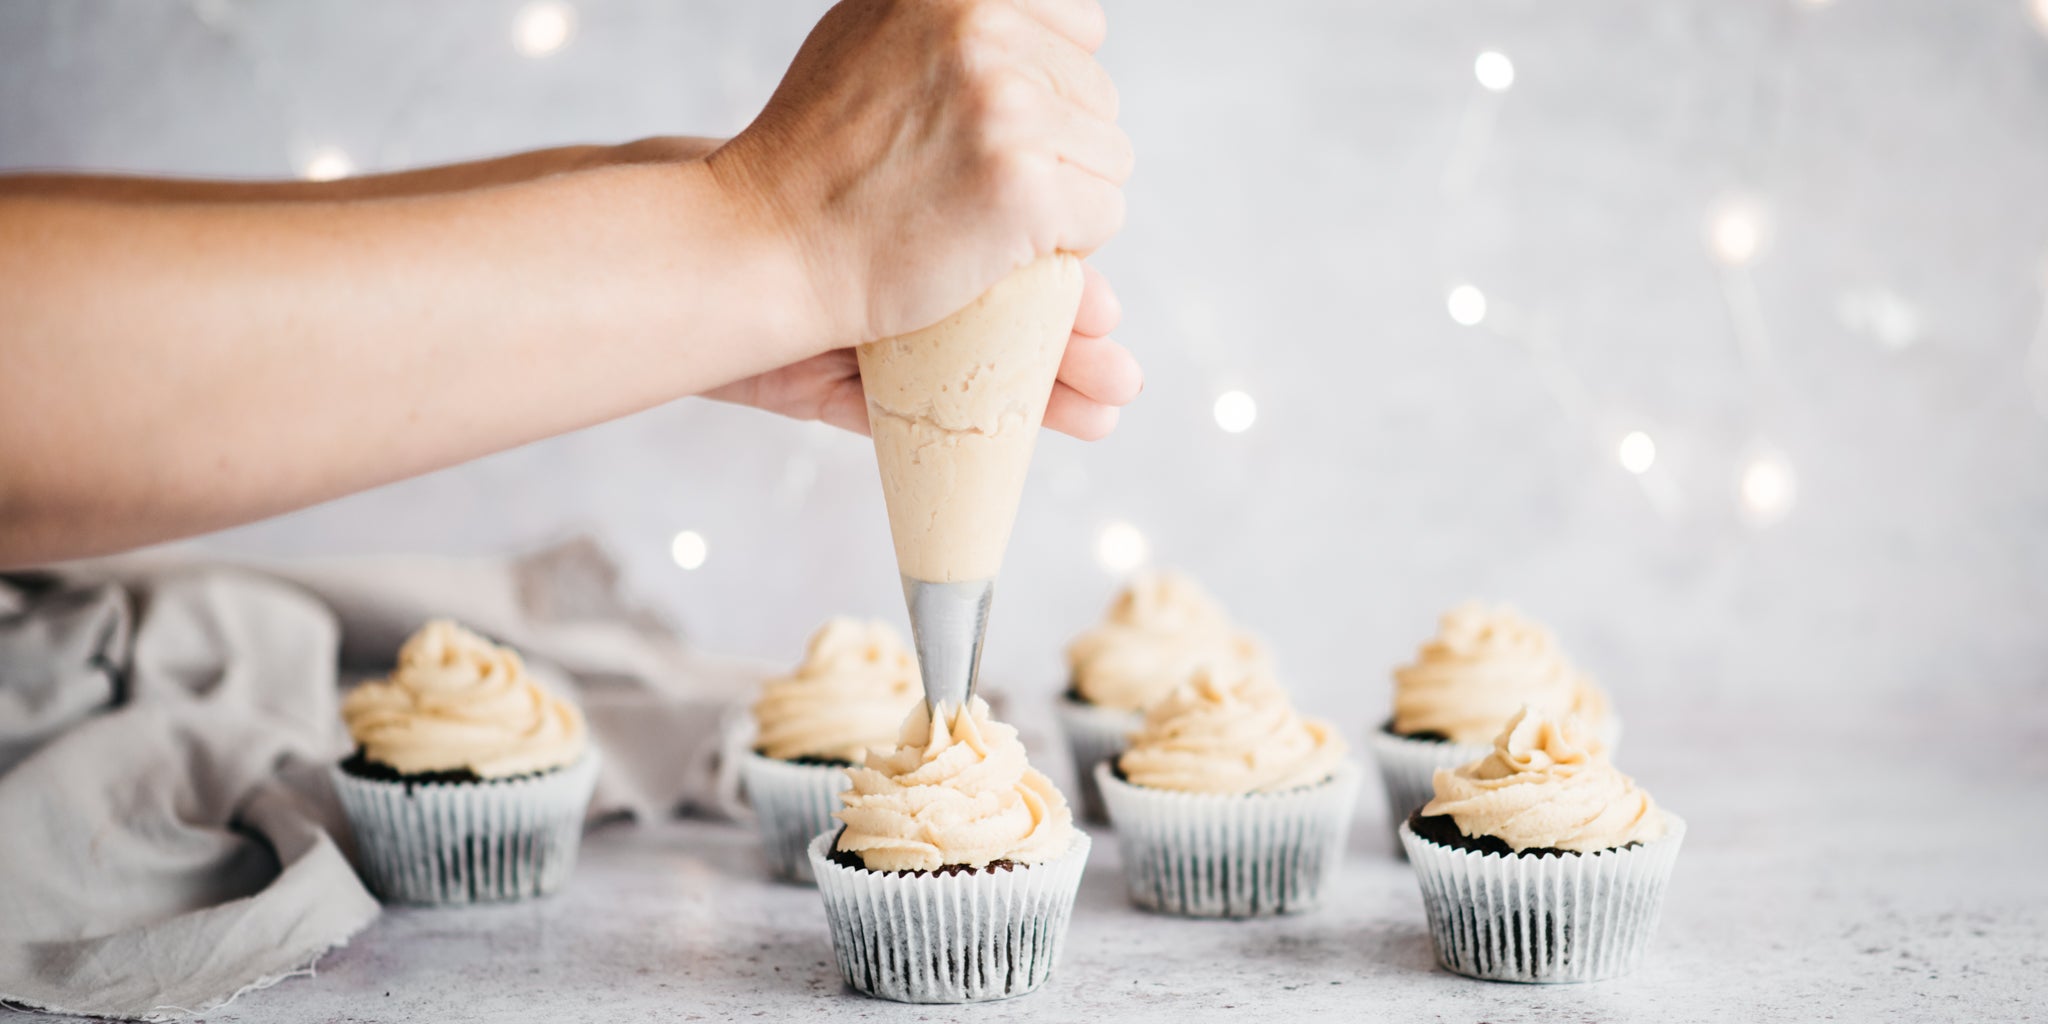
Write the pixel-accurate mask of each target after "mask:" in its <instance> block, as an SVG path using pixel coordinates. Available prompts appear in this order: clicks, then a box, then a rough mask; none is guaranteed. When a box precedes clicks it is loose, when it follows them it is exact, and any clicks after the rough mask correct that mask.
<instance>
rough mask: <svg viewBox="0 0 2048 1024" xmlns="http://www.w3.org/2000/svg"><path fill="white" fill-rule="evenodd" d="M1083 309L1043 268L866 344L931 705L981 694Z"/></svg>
mask: <svg viewBox="0 0 2048 1024" xmlns="http://www.w3.org/2000/svg"><path fill="white" fill-rule="evenodd" d="M1080 305H1081V261H1080V259H1079V258H1078V257H1075V256H1071V255H1068V254H1066V253H1056V254H1054V255H1052V256H1046V257H1042V258H1040V259H1038V260H1036V261H1035V262H1033V263H1030V264H1028V265H1026V266H1025V267H1024V268H1022V269H1020V270H1016V271H1013V272H1011V274H1010V275H1009V276H1007V277H1005V278H1003V279H1002V280H1001V281H998V282H996V284H995V286H994V287H993V288H990V289H989V290H988V291H987V292H985V293H983V294H982V296H981V297H980V298H978V299H976V300H974V302H973V303H971V304H969V305H968V306H967V308H965V309H962V310H960V311H959V312H957V313H954V314H953V315H952V316H949V317H947V318H945V319H944V320H941V321H939V322H938V323H935V324H933V325H931V326H930V327H926V328H923V329H922V330H918V331H914V332H912V333H910V334H905V335H902V336H901V337H896V338H887V339H884V340H882V341H876V342H871V343H869V344H866V345H862V346H860V347H859V349H858V350H857V353H858V355H859V358H860V379H861V386H862V388H863V389H864V390H865V391H866V393H867V401H868V427H869V429H870V430H871V431H872V432H873V434H874V437H875V461H876V463H877V464H878V465H879V467H880V469H881V471H882V494H883V497H884V498H885V500H886V501H887V502H888V505H889V532H890V534H891V535H892V536H893V537H894V539H895V542H896V567H897V570H898V571H899V572H900V573H901V574H902V577H903V599H904V601H905V603H906V604H908V605H909V607H910V633H911V638H912V641H913V643H914V645H915V646H916V648H917V665H918V670H919V671H920V672H921V673H922V674H923V677H924V696H925V700H926V701H927V702H928V703H930V704H931V705H932V707H933V708H937V707H938V706H939V705H940V704H945V705H947V706H950V707H954V708H958V707H960V706H962V705H964V704H965V703H966V702H967V700H968V698H970V697H972V696H973V695H974V688H975V683H976V680H977V678H978V676H979V673H980V669H981V646H982V640H983V638H984V637H985V636H986V635H987V633H988V613H989V605H990V604H991V602H992V601H993V600H994V598H995V588H996V575H997V573H998V571H999V570H1000V569H1001V568H1002V563H1003V549H1004V548H1006V547H1008V546H1009V543H1010V529H1011V527H1012V526H1013V525H1015V523H1016V521H1017V502H1018V499H1019V498H1021V497H1022V496H1023V493H1024V477H1025V475H1026V473H1027V472H1028V471H1029V470H1030V468H1031V451H1032V448H1033V447H1034V446H1035V445H1036V443H1037V441H1038V429H1039V426H1040V424H1042V423H1043V422H1044V420H1045V405H1046V402H1047V401H1048V400H1049V399H1050V398H1051V397H1052V388H1053V381H1054V380H1055V379H1056V378H1057V377H1058V376H1059V368H1060V358H1061V357H1062V356H1063V355H1065V354H1066V349H1067V336H1068V335H1069V334H1070V333H1071V332H1072V331H1073V327H1074V314H1075V311H1076V310H1078V309H1079V308H1080Z"/></svg>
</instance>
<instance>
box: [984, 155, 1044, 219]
mask: <svg viewBox="0 0 2048 1024" xmlns="http://www.w3.org/2000/svg"><path fill="white" fill-rule="evenodd" d="M1045 177H1046V173H1045V167H1044V165H1043V162H1042V161H1040V160H1038V159H1036V158H1034V157H1032V156H1031V155H1029V154H1027V153H1023V152H1021V151H1011V152H1004V153H998V154H996V155H994V156H992V157H990V158H989V160H988V171H987V183H988V194H989V198H990V200H991V201H992V202H993V203H994V204H995V205H996V206H997V208H999V209H1002V210H1006V211H1009V212H1011V213H1014V214H1021V215H1025V216H1029V215H1030V214H1032V213H1033V212H1034V211H1036V210H1037V209H1038V208H1039V207H1040V206H1041V205H1042V204H1043V203H1044V196H1045V192H1046V184H1045Z"/></svg>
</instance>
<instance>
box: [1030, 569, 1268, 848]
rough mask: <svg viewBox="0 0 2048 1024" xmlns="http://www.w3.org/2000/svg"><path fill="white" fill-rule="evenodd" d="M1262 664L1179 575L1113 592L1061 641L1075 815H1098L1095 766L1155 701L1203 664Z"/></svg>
mask: <svg viewBox="0 0 2048 1024" xmlns="http://www.w3.org/2000/svg"><path fill="white" fill-rule="evenodd" d="M1237 662H1245V663H1250V664H1255V665H1264V664H1266V653H1265V651H1264V649H1263V648H1262V647H1261V646H1260V645H1259V643H1258V641H1257V640H1254V639H1253V638H1252V637H1251V636H1250V635H1248V634H1246V633H1244V632H1243V631H1242V630H1240V629H1238V628H1237V626H1236V625H1234V624H1233V623H1232V622H1231V621H1230V617H1229V616H1228V615H1226V614H1224V611H1223V608H1222V607H1221V606H1220V605H1218V604H1217V603H1216V601H1215V599H1214V598H1211V597H1210V596H1209V595H1208V593H1206V592H1205V591H1203V590H1202V588H1201V587H1199V586H1197V585H1196V584H1195V582H1194V581H1193V580H1191V579H1189V578H1187V577H1186V576H1182V575H1180V574H1178V573H1170V572H1145V573H1140V574H1139V575H1138V576H1136V577H1135V578H1133V579H1132V580H1131V582H1130V583H1129V584H1128V585H1127V586H1125V587H1124V589H1123V590H1122V592H1120V593H1118V594H1117V597H1116V600H1115V601H1113V602H1112V603H1111V604H1110V606H1109V611H1108V612H1107V613H1106V614H1105V615H1104V616H1103V620H1102V622H1101V624H1099V625H1097V626H1096V627H1095V628H1093V629H1090V630H1089V631H1087V632H1086V633H1083V634H1081V635H1080V636H1078V637H1075V638H1074V641H1073V643H1071V644H1069V645H1068V646H1067V667H1068V689H1067V693H1066V695H1065V697H1064V698H1063V699H1061V701H1060V702H1059V717H1060V725H1061V732H1063V733H1065V734H1066V737H1067V746H1068V749H1069V750H1070V751H1071V752H1072V754H1073V758H1074V774H1075V776H1076V780H1077V782H1078V784H1079V785H1080V793H1081V810H1082V815H1083V816H1084V817H1085V818H1087V819H1088V820H1090V821H1102V820H1104V818H1103V808H1102V794H1101V791H1100V790H1099V789H1098V788H1097V787H1096V784H1095V777H1094V770H1095V766H1096V765H1097V764H1099V763H1101V762H1103V761H1107V760H1110V759H1112V758H1114V757H1116V756H1117V755H1118V754H1121V753H1123V751H1124V748H1125V747H1126V746H1128V744H1129V739H1130V734H1131V733H1132V732H1134V731H1136V730H1137V729H1138V728H1139V727H1140V726H1142V725H1144V723H1145V709H1147V708H1149V707H1151V706H1152V705H1154V704H1156V703H1158V702H1159V701H1160V700H1162V699H1163V698H1165V696H1166V695H1167V694H1169V693H1172V692H1173V691H1174V689H1175V688H1176V687H1178V686H1180V685H1181V684H1182V683H1185V682H1187V681H1188V680H1189V679H1190V678H1192V677H1193V676H1194V674H1195V671H1196V670H1197V669H1199V668H1201V667H1202V666H1204V665H1208V664H1211V663H1226V664H1228V663H1237Z"/></svg>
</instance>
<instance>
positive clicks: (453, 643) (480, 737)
mask: <svg viewBox="0 0 2048 1024" xmlns="http://www.w3.org/2000/svg"><path fill="white" fill-rule="evenodd" d="M341 716H342V719H343V721H345V722H346V723H347V724H348V731H349V735H351V736H353V737H355V741H356V742H357V743H358V744H360V745H361V746H362V748H363V755H364V756H365V757H367V758H368V759H369V760H371V761H375V762H377V763H379V764H383V765H387V766H389V767H391V768H393V769H396V770H397V771H399V772H403V773H405V774H409V775H410V774H418V773H422V772H437V771H459V770H461V769H464V768H467V769H469V770H470V771H471V772H474V773H476V774H477V775H478V776H481V777H483V778H487V779H495V778H503V777H505V776H508V775H523V774H525V773H527V772H537V771H546V770H547V769H550V768H560V767H562V766H564V765H567V764H571V763H573V762H574V761H575V760H576V759H577V758H578V757H581V756H582V755H583V749H584V747H585V745H586V744H587V743H588V732H587V730H586V728H585V726H584V723H583V713H582V712H580V711H578V710H577V709H576V706H575V705H574V704H571V703H569V702H568V701H565V700H562V699H560V698H558V697H556V696H554V695H553V694H551V693H549V692H548V691H547V690H546V689H544V688H542V686H541V685H540V683H539V682H538V681H536V680H535V679H534V678H533V676H531V675H530V674H528V673H527V671H526V666H525V664H524V663H522V662H521V661H520V660H519V655H518V654H516V653H514V652H513V651H512V650H510V649H509V648H505V647H500V646H498V645H497V644H494V643H492V642H490V641H489V640H486V639H484V638H483V637H480V636H478V635H476V634H475V633H472V632H470V631H469V630H466V629H463V628H462V627H461V626H458V625H456V624H455V623H453V622H449V621H446V620H436V621H433V622H429V623H427V624H426V626H424V627H422V628H421V629H420V631H419V632H417V633H414V634H413V635H412V637H411V638H410V639H408V640H407V641H406V642H405V646H404V647H401V648H399V651H398V667H397V668H396V669H395V670H393V671H392V673H391V675H390V677H389V678H387V679H384V680H380V681H377V682H369V683H364V684H363V685H361V686H358V687H356V688H355V689H353V690H350V691H349V693H348V696H347V697H346V698H344V699H343V700H342V703H341Z"/></svg>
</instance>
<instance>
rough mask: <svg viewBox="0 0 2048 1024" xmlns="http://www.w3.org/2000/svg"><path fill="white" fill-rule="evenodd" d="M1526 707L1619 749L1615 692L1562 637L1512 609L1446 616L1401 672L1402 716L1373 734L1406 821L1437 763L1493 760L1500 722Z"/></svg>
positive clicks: (1392, 801) (1397, 816)
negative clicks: (1578, 724)
mask: <svg viewBox="0 0 2048 1024" xmlns="http://www.w3.org/2000/svg"><path fill="white" fill-rule="evenodd" d="M1524 705H1528V706H1531V707H1534V708H1537V709H1538V710H1540V711H1542V712H1543V713H1545V714H1548V715H1576V716H1578V717H1579V718H1580V719H1581V720H1582V721H1583V723H1584V724H1585V725H1586V727H1587V728H1589V729H1590V730H1591V735H1592V736H1594V737H1596V738H1597V739H1598V741H1599V742H1601V743H1602V744H1603V745H1611V744H1612V743H1613V741H1614V739H1615V738H1616V737H1617V736H1618V735H1619V731H1620V723H1619V722H1617V721H1616V720H1615V719H1614V717H1613V716H1612V715H1611V714H1610V713H1609V711H1608V705H1607V695H1606V694H1605V693H1604V692H1602V691H1601V689H1600V688H1599V687H1598V686H1596V685H1594V683H1593V681H1592V680H1591V679H1590V678H1588V677H1587V676H1586V675H1585V674H1584V673H1582V672H1580V671H1579V670H1578V669H1577V668H1574V667H1573V666H1572V664H1571V663H1570V662H1569V661H1567V660H1566V658H1565V655H1564V651H1563V649H1562V648H1560V647H1559V646H1558V643H1557V638H1556V637H1554V636H1552V635H1551V634H1550V631H1549V630H1547V629H1544V628H1543V627H1542V626H1539V625H1537V624H1536V623H1534V622H1531V621H1530V620H1528V619H1526V618H1524V617H1522V615H1521V614H1520V613H1518V612H1516V611H1515V610H1514V609H1512V608H1508V607H1505V606H1502V607H1496V608H1488V607H1486V606H1485V605H1481V604H1477V603H1470V604H1465V605H1461V606H1459V607H1457V608H1454V609H1452V610H1451V611H1449V612H1446V613H1444V616H1443V618H1442V620H1440V622H1439V623H1438V626H1437V635H1436V636H1435V637H1434V638H1432V639H1431V640H1430V641H1429V642H1428V643H1425V644H1423V645H1422V649H1421V650H1419V651H1417V652H1416V655H1415V661H1414V663H1413V664H1410V665H1404V666H1402V667H1400V668H1397V669H1395V670H1394V714H1393V717H1392V718H1390V719H1388V720H1387V722H1386V724H1385V725H1383V726H1382V727H1381V728H1379V729H1376V730H1374V731H1373V733H1372V735H1371V737H1370V739H1371V745H1372V752H1373V758H1374V760H1375V761H1377V762H1378V763H1379V769H1380V779H1381V781H1382V782H1384V783H1385V784H1386V789H1387V815H1388V820H1389V824H1391V825H1393V826H1395V827H1398V826H1399V825H1400V823H1401V821H1402V820H1403V819H1405V818H1407V817H1408V815H1410V814H1412V813H1414V811H1415V809H1416V808H1418V807H1421V806H1422V805H1423V804H1424V803H1426V802H1428V800H1429V798H1430V795H1431V789H1430V786H1431V780H1432V779H1433V778H1434V777H1435V775H1436V772H1437V769H1439V768H1455V767H1457V766H1458V765H1461V764H1464V763H1466V762H1468V761H1473V760H1476V759H1478V758H1481V757H1485V756H1486V753H1487V751H1488V750H1489V749H1490V745H1491V743H1492V741H1493V738H1494V736H1495V735H1497V734H1498V733H1499V732H1500V729H1501V726H1502V725H1503V724H1505V723H1506V722H1507V720H1508V719H1509V718H1510V717H1512V716H1513V715H1514V714H1515V712H1516V711H1518V710H1520V709H1521V708H1522V707H1523V706H1524Z"/></svg>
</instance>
